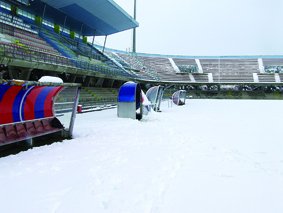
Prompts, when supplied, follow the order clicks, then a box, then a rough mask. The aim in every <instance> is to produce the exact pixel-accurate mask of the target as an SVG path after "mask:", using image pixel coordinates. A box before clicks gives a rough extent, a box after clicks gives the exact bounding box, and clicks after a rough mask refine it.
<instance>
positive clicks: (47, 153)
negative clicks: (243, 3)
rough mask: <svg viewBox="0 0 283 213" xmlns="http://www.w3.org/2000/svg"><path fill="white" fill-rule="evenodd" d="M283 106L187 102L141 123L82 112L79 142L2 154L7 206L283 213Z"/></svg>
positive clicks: (1, 190) (1, 193)
mask: <svg viewBox="0 0 283 213" xmlns="http://www.w3.org/2000/svg"><path fill="white" fill-rule="evenodd" d="M282 107H283V101H267V100H260V101H259V100H194V99H188V100H187V101H186V105H184V106H175V105H173V107H170V108H168V103H167V102H163V103H162V106H161V110H162V112H161V113H157V112H152V113H150V114H149V115H148V116H144V117H143V119H142V120H141V121H137V120H132V119H126V118H117V109H109V110H104V111H97V112H89V113H83V114H78V115H77V118H76V122H75V128H74V139H72V140H65V141H63V142H62V143H53V144H51V145H48V146H42V147H36V148H33V149H30V150H28V151H25V152H21V153H19V154H17V155H11V156H8V157H3V158H0V168H1V169H0V212H1V213H6V212H48V213H49V212H56V213H59V212H111V213H112V212H113V213H116V212H123V213H124V212H135V213H139V212H142V213H143V212H153V213H158V212H162V213H163V212H165V213H169V212H170V213H171V212H225V213H226V212H229V213H231V212H257V213H263V212H264V213H265V212H273V213H277V212H278V213H279V212H282V209H283V202H282V200H283V155H282V150H283V141H282V135H281V132H280V129H281V123H282V116H281V109H282Z"/></svg>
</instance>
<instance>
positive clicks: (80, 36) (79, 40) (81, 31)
mask: <svg viewBox="0 0 283 213" xmlns="http://www.w3.org/2000/svg"><path fill="white" fill-rule="evenodd" d="M83 26H84V23H83V22H82V25H81V31H80V35H79V39H78V44H77V47H79V43H80V38H81V34H82V30H83Z"/></svg>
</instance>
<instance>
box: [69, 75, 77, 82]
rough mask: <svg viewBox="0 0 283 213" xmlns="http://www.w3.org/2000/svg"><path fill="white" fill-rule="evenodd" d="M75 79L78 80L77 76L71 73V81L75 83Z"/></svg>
mask: <svg viewBox="0 0 283 213" xmlns="http://www.w3.org/2000/svg"><path fill="white" fill-rule="evenodd" d="M75 81H76V76H75V75H72V74H71V75H70V77H69V82H70V83H75Z"/></svg>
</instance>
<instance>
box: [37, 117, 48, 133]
mask: <svg viewBox="0 0 283 213" xmlns="http://www.w3.org/2000/svg"><path fill="white" fill-rule="evenodd" d="M33 123H34V127H35V130H36V131H37V132H40V133H44V132H49V131H50V130H45V129H44V128H43V126H42V124H41V122H40V121H39V120H36V121H34V122H33Z"/></svg>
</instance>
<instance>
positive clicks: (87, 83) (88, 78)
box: [83, 76, 91, 87]
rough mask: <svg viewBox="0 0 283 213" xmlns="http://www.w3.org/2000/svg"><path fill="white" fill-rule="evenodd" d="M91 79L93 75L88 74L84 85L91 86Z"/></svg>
mask: <svg viewBox="0 0 283 213" xmlns="http://www.w3.org/2000/svg"><path fill="white" fill-rule="evenodd" d="M90 81H91V76H86V77H85V80H84V82H83V87H89V84H90Z"/></svg>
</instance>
